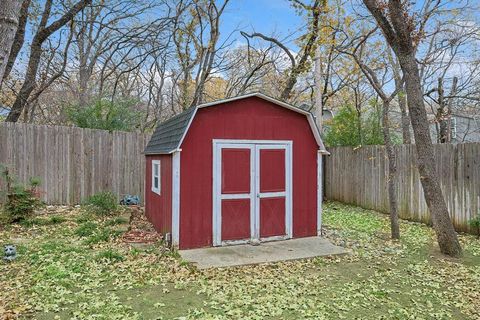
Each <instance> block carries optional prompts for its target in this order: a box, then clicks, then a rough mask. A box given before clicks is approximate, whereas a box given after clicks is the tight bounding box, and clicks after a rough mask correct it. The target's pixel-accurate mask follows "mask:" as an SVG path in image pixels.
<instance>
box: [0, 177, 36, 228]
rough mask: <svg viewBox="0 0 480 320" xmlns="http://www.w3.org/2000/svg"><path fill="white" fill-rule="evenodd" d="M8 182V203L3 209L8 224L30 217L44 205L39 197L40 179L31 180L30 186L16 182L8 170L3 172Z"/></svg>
mask: <svg viewBox="0 0 480 320" xmlns="http://www.w3.org/2000/svg"><path fill="white" fill-rule="evenodd" d="M2 176H3V177H4V179H5V181H6V196H7V197H6V202H5V205H4V207H3V215H4V219H3V220H5V221H6V222H7V223H12V222H20V221H22V220H25V219H27V218H28V217H30V216H31V215H32V214H33V212H34V211H35V210H36V209H39V208H41V207H42V206H43V205H44V203H43V202H42V201H41V200H40V199H39V197H38V190H37V187H38V185H39V184H40V180H39V179H38V178H31V179H30V183H29V185H27V186H25V185H23V184H18V183H15V182H14V179H13V177H12V175H11V174H10V172H9V170H8V168H4V169H3V170H2Z"/></svg>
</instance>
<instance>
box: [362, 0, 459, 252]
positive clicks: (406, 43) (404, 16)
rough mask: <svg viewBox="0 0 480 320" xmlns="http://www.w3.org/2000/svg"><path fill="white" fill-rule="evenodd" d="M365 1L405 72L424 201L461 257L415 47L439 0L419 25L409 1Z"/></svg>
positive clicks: (440, 234)
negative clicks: (441, 179)
mask: <svg viewBox="0 0 480 320" xmlns="http://www.w3.org/2000/svg"><path fill="white" fill-rule="evenodd" d="M363 3H364V4H365V6H366V7H367V9H368V11H370V13H371V14H372V16H373V17H374V18H375V21H376V23H377V25H378V26H379V27H380V29H381V30H382V32H383V34H384V37H385V39H386V40H387V42H388V44H389V46H390V47H391V48H392V49H393V51H394V53H395V55H396V56H397V58H398V61H399V63H400V67H401V68H402V71H403V75H404V79H405V91H406V94H407V100H408V101H407V103H408V109H409V112H410V119H411V123H412V127H413V132H414V137H415V143H416V150H417V165H418V170H419V172H420V176H421V179H420V180H421V183H422V187H423V192H424V195H425V201H426V202H427V205H428V208H429V210H430V213H431V216H432V222H433V227H434V229H435V232H436V235H437V240H438V244H439V246H440V251H441V252H442V253H444V254H447V255H450V256H459V255H460V254H461V252H462V248H461V246H460V242H459V241H458V237H457V234H456V232H455V229H454V228H453V224H452V221H451V220H450V217H449V214H448V208H447V204H446V202H445V199H444V197H443V194H442V189H441V188H440V184H439V182H438V181H439V179H438V175H437V173H436V171H435V158H434V154H433V145H432V140H431V138H430V129H429V124H428V119H427V113H426V111H425V104H424V100H423V91H422V84H421V78H420V73H419V68H418V63H417V60H416V57H415V54H416V46H417V44H418V42H419V41H420V38H421V36H422V33H423V31H424V27H425V24H426V22H427V21H428V19H429V18H430V17H431V15H432V14H433V13H434V11H435V10H436V9H437V8H438V6H439V4H440V0H435V1H433V0H427V3H426V4H425V10H424V12H423V15H422V17H421V21H420V22H419V27H418V28H417V26H416V24H415V19H414V17H412V15H411V14H410V12H409V11H408V8H409V6H410V5H411V3H410V1H402V0H388V1H386V0H363Z"/></svg>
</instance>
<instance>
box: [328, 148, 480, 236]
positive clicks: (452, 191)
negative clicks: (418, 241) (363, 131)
mask: <svg viewBox="0 0 480 320" xmlns="http://www.w3.org/2000/svg"><path fill="white" fill-rule="evenodd" d="M329 151H330V152H331V156H328V157H327V159H326V161H325V179H326V180H325V195H326V197H327V198H328V199H331V200H337V201H341V202H345V203H350V204H355V205H358V206H361V207H364V208H367V209H374V210H378V211H382V212H389V205H388V189H387V170H388V168H387V165H388V160H387V156H386V152H385V148H384V147H383V146H366V147H362V148H358V149H355V148H351V147H335V148H330V150H329ZM395 151H396V155H397V158H396V160H397V167H398V180H397V181H398V183H397V186H398V191H397V197H398V205H399V215H400V217H401V218H404V219H408V220H413V221H419V222H425V223H430V221H431V220H430V213H429V212H428V209H427V205H426V203H425V199H424V195H423V190H422V186H421V183H420V175H419V173H418V170H417V168H416V154H415V146H414V145H399V146H395ZM434 152H435V165H436V169H437V172H438V176H439V179H440V184H441V187H442V190H443V194H444V196H445V199H446V201H447V205H448V209H449V212H450V216H451V218H452V221H453V223H454V225H455V228H456V229H457V230H459V231H470V228H469V225H468V222H469V220H470V219H472V218H474V217H476V216H477V215H478V214H480V143H465V144H436V145H434Z"/></svg>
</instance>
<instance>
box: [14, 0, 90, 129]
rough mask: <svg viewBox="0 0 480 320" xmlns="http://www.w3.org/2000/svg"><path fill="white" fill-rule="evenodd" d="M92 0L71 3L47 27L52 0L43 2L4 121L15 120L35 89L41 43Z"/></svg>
mask: <svg viewBox="0 0 480 320" xmlns="http://www.w3.org/2000/svg"><path fill="white" fill-rule="evenodd" d="M91 2H92V0H79V1H78V2H77V3H76V4H75V5H73V6H72V7H71V8H70V9H69V10H68V11H67V12H65V14H64V15H63V16H61V17H60V18H59V19H58V20H55V21H53V22H52V23H51V24H50V25H49V26H48V27H47V26H46V24H47V22H48V19H49V17H50V13H51V7H52V0H48V1H46V2H45V6H44V10H43V13H42V19H41V21H40V24H39V26H38V29H37V32H36V33H35V36H34V37H33V40H32V45H31V48H30V56H29V59H28V67H27V73H26V74H25V79H24V82H23V85H22V87H21V88H20V91H19V93H18V95H17V97H16V99H15V102H14V103H13V106H12V109H11V110H10V112H9V114H8V116H7V118H6V119H5V121H7V122H17V121H18V119H19V118H20V115H21V114H22V112H23V110H24V108H25V106H26V105H27V103H28V98H29V97H30V94H31V93H32V91H33V90H34V89H35V86H36V76H37V71H38V67H39V65H40V58H41V56H42V44H43V42H44V41H45V40H47V39H48V37H50V36H51V35H52V34H53V33H55V32H56V31H58V30H59V29H60V28H61V27H63V26H64V25H66V24H67V23H68V21H70V20H71V19H73V17H74V16H75V15H76V14H77V13H78V12H79V11H80V10H82V9H83V8H85V7H86V6H87V5H89V4H90V3H91Z"/></svg>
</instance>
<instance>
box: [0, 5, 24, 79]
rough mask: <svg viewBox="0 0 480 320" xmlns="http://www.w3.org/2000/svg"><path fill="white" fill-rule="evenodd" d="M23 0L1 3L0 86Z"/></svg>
mask: <svg viewBox="0 0 480 320" xmlns="http://www.w3.org/2000/svg"><path fill="white" fill-rule="evenodd" d="M21 6H22V1H21V0H2V4H0V34H1V35H2V36H1V37H0V86H1V85H2V80H3V75H4V73H5V68H6V66H7V62H8V58H9V57H10V51H11V49H12V44H13V41H14V39H15V34H16V32H17V28H18V18H19V16H20V8H21Z"/></svg>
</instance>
